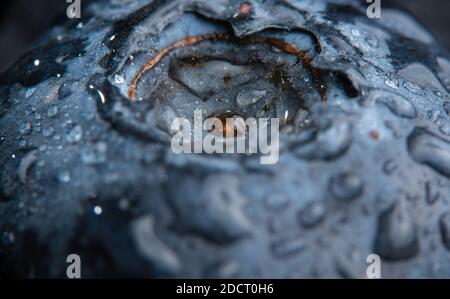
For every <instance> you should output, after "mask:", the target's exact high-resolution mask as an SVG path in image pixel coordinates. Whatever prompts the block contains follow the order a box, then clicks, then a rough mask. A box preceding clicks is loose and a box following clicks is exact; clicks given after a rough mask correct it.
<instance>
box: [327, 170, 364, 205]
mask: <svg viewBox="0 0 450 299" xmlns="http://www.w3.org/2000/svg"><path fill="white" fill-rule="evenodd" d="M363 186H364V184H363V181H362V179H361V178H360V177H359V176H358V175H356V174H355V173H353V172H347V173H339V174H337V175H334V176H333V177H331V179H330V182H329V190H330V192H331V194H332V195H333V196H334V197H335V198H336V199H339V200H352V199H355V198H357V197H359V196H360V195H361V194H362V192H363Z"/></svg>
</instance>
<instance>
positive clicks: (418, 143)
mask: <svg viewBox="0 0 450 299" xmlns="http://www.w3.org/2000/svg"><path fill="white" fill-rule="evenodd" d="M408 141H409V144H408V149H409V153H410V155H411V156H412V157H413V159H414V160H415V161H416V162H418V163H422V164H426V165H428V166H429V167H431V168H432V169H434V170H435V171H437V172H439V173H441V174H442V175H445V176H448V177H450V142H449V141H447V140H444V139H442V138H440V137H438V136H436V135H434V134H433V133H430V132H427V131H426V130H424V129H422V128H416V129H415V130H414V131H413V133H411V135H410V136H409V138H408Z"/></svg>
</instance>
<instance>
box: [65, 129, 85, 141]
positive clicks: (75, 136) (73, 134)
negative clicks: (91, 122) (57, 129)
mask: <svg viewBox="0 0 450 299" xmlns="http://www.w3.org/2000/svg"><path fill="white" fill-rule="evenodd" d="M81 137H83V129H82V128H81V126H80V125H76V126H74V127H73V128H72V129H71V130H70V131H69V133H68V134H67V135H66V140H67V141H69V142H71V143H74V142H77V141H80V139H81Z"/></svg>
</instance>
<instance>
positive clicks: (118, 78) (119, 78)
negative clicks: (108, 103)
mask: <svg viewBox="0 0 450 299" xmlns="http://www.w3.org/2000/svg"><path fill="white" fill-rule="evenodd" d="M124 82H125V76H124V75H123V74H115V75H114V83H116V84H123V83H124Z"/></svg>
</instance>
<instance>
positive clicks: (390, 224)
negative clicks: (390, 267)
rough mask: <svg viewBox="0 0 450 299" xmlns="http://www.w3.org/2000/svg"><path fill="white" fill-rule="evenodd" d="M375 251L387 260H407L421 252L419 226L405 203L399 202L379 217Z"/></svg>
mask: <svg viewBox="0 0 450 299" xmlns="http://www.w3.org/2000/svg"><path fill="white" fill-rule="evenodd" d="M374 250H375V253H377V254H379V255H380V256H381V257H382V258H384V259H387V260H402V259H407V258H410V257H412V256H414V255H416V253H417V252H418V251H419V242H418V230H417V226H416V224H415V222H414V217H413V216H412V214H411V211H407V210H406V207H405V203H403V202H398V203H396V204H395V205H393V206H392V207H390V208H389V209H388V210H386V211H385V212H383V213H382V214H381V215H380V216H379V218H378V230H377V235H376V238H375V243H374Z"/></svg>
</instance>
